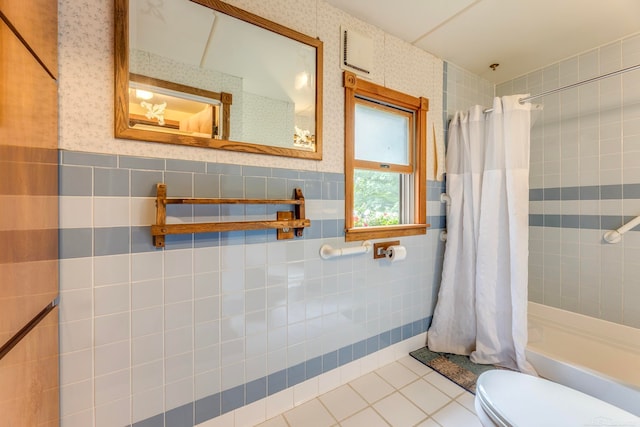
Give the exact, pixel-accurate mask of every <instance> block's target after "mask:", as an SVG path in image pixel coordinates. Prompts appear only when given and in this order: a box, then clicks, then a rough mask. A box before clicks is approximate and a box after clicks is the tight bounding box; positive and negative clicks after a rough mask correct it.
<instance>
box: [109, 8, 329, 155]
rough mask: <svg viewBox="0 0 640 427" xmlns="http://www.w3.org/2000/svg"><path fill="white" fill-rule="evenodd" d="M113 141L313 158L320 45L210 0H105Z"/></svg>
mask: <svg viewBox="0 0 640 427" xmlns="http://www.w3.org/2000/svg"><path fill="white" fill-rule="evenodd" d="M115 26H116V33H115V84H116V87H115V136H116V138H125V139H134V140H141V141H152V142H162V143H169V144H181V145H189V146H196V147H209V148H218V149H223V150H233V151H242V152H248V153H260V154H270V155H278V156H287V157H297V158H304V159H314V160H320V159H322V42H321V41H320V40H317V39H314V38H313V37H310V36H307V35H304V34H302V33H299V32H297V31H294V30H292V29H289V28H287V27H284V26H282V25H279V24H276V23H274V22H272V21H269V20H267V19H264V18H262V17H259V16H257V15H254V14H252V13H249V12H247V11H244V10H242V9H239V8H236V7H234V6H231V5H228V4H226V3H224V2H222V1H219V0H171V1H165V2H155V1H149V0H116V1H115Z"/></svg>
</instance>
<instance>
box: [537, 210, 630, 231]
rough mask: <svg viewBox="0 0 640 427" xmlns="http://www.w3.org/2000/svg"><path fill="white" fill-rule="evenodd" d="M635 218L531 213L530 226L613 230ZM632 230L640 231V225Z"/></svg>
mask: <svg viewBox="0 0 640 427" xmlns="http://www.w3.org/2000/svg"><path fill="white" fill-rule="evenodd" d="M633 218H634V217H633V216H622V215H557V214H530V215H529V226H533V227H554V228H580V229H586V230H612V229H615V228H618V227H620V226H621V225H623V224H625V223H627V222H629V221H631V220H632V219H633ZM632 231H640V225H639V226H637V227H635V228H633V229H632Z"/></svg>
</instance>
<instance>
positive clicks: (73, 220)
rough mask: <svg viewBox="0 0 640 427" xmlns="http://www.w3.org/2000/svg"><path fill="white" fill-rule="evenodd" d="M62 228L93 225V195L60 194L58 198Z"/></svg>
mask: <svg viewBox="0 0 640 427" xmlns="http://www.w3.org/2000/svg"><path fill="white" fill-rule="evenodd" d="M58 203H59V211H60V227H61V228H83V227H91V226H93V210H92V209H93V206H92V203H91V197H80V196H60V197H59V198H58Z"/></svg>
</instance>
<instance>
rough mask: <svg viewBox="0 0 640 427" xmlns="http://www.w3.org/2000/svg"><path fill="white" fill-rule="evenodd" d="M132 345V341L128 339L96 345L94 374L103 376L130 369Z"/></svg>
mask: <svg viewBox="0 0 640 427" xmlns="http://www.w3.org/2000/svg"><path fill="white" fill-rule="evenodd" d="M130 346H131V342H130V341H129V340H126V341H119V342H116V343H113V344H107V345H103V346H99V347H96V348H95V349H94V353H95V356H94V357H95V366H94V374H95V375H96V376H101V375H106V374H110V373H113V372H117V371H123V370H126V369H128V368H129V365H130V363H131V361H130V354H131V350H130Z"/></svg>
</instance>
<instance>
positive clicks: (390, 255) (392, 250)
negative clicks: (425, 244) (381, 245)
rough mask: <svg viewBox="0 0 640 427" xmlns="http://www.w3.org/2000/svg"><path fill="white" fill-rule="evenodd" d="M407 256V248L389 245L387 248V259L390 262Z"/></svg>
mask: <svg viewBox="0 0 640 427" xmlns="http://www.w3.org/2000/svg"><path fill="white" fill-rule="evenodd" d="M406 257H407V248H405V247H404V246H389V247H388V248H387V259H388V260H389V261H391V262H397V261H402V260H403V259H405V258H406Z"/></svg>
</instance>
